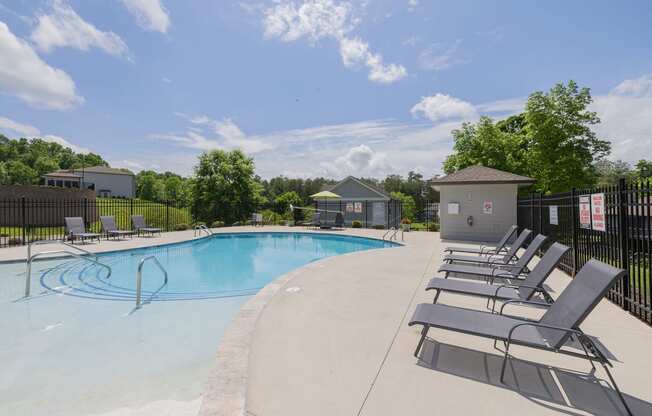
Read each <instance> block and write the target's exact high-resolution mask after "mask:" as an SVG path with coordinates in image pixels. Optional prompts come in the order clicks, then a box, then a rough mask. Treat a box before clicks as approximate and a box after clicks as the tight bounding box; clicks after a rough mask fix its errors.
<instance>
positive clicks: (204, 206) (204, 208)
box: [192, 150, 260, 224]
mask: <svg viewBox="0 0 652 416" xmlns="http://www.w3.org/2000/svg"><path fill="white" fill-rule="evenodd" d="M192 183H193V203H192V210H193V213H194V214H195V217H197V218H199V219H201V220H203V221H206V222H213V221H215V220H221V221H224V222H225V223H226V224H232V223H234V222H236V221H242V220H244V219H246V218H248V217H249V216H250V215H251V213H252V212H253V211H254V210H255V209H256V204H257V202H258V201H259V196H258V191H259V189H260V188H259V186H258V184H257V183H256V181H255V178H254V162H253V159H251V158H249V157H247V156H246V155H245V154H244V153H242V151H240V150H232V151H230V152H225V151H223V150H213V151H210V152H207V153H203V154H202V155H201V156H199V164H198V165H197V166H196V167H195V177H194V179H193V182H192Z"/></svg>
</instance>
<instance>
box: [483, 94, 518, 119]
mask: <svg viewBox="0 0 652 416" xmlns="http://www.w3.org/2000/svg"><path fill="white" fill-rule="evenodd" d="M526 103H527V98H523V97H517V98H508V99H505V100H496V101H491V102H488V103H483V104H478V105H477V106H476V107H477V109H478V111H479V112H482V113H490V114H491V113H503V114H507V115H512V114H518V113H522V112H523V111H525V104H526Z"/></svg>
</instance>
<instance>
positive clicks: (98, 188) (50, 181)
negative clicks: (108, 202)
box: [43, 166, 136, 198]
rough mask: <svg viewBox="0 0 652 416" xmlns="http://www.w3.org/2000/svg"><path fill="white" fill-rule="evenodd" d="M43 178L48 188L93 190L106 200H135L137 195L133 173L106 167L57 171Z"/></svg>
mask: <svg viewBox="0 0 652 416" xmlns="http://www.w3.org/2000/svg"><path fill="white" fill-rule="evenodd" d="M43 178H44V180H45V185H47V186H57V187H62V188H81V189H92V190H94V191H95V194H96V195H97V196H100V197H105V198H108V197H121V198H133V197H134V196H135V195H136V177H135V176H134V174H133V173H131V172H129V171H127V170H122V169H116V168H109V167H106V166H92V167H87V168H84V169H67V170H57V171H54V172H51V173H48V174H46V175H44V176H43Z"/></svg>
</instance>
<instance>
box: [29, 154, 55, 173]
mask: <svg viewBox="0 0 652 416" xmlns="http://www.w3.org/2000/svg"><path fill="white" fill-rule="evenodd" d="M57 169H59V164H58V163H57V161H56V160H54V159H50V158H48V157H46V156H40V157H39V158H38V159H36V161H35V162H34V170H35V171H36V173H37V174H38V176H39V177H42V176H43V175H45V174H46V173H50V172H54V171H55V170H57Z"/></svg>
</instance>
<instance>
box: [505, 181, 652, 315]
mask: <svg viewBox="0 0 652 416" xmlns="http://www.w3.org/2000/svg"><path fill="white" fill-rule="evenodd" d="M651 193H652V188H651V187H650V182H649V181H647V182H645V183H641V182H635V183H627V182H626V181H625V180H621V181H620V182H619V184H618V185H615V186H606V187H600V188H594V189H583V190H576V189H573V190H572V191H571V192H566V193H560V194H554V195H546V196H542V195H538V194H533V195H530V196H528V197H522V198H519V200H518V225H519V228H521V229H522V228H530V229H531V230H533V231H534V235H536V234H537V233H541V234H545V235H547V236H549V237H550V238H551V239H553V240H555V241H559V242H561V243H563V244H566V245H568V246H569V247H571V248H572V250H571V252H570V253H569V254H568V255H567V256H566V257H565V258H564V259H563V260H562V263H561V269H562V270H564V271H565V272H567V273H568V274H570V275H575V273H577V271H578V270H579V269H580V268H581V267H582V266H583V265H584V263H586V262H587V261H588V260H589V259H591V258H595V259H598V260H601V261H603V262H605V263H609V264H611V265H613V266H616V267H620V268H622V269H625V270H627V271H628V275H627V276H625V277H624V278H623V279H622V281H620V282H617V283H616V285H615V286H614V287H613V288H612V289H611V290H610V291H609V293H608V294H607V297H608V298H609V299H610V300H611V301H613V302H614V303H616V304H618V305H620V306H621V307H622V308H623V309H625V310H627V311H629V312H630V313H632V314H633V315H635V316H637V317H638V318H640V319H642V320H643V321H645V322H647V323H648V324H650V325H652V290H651V288H650V284H651V283H652V278H651V272H650V270H651V269H652V221H651V220H652V196H651Z"/></svg>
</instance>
